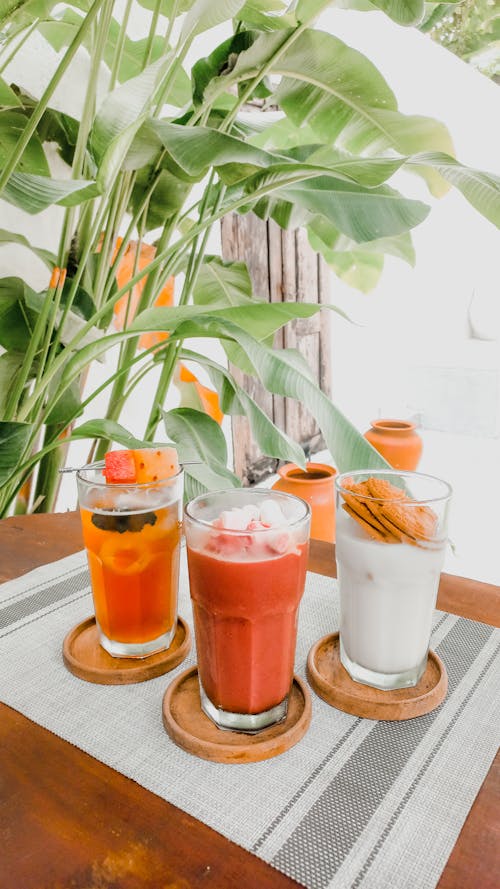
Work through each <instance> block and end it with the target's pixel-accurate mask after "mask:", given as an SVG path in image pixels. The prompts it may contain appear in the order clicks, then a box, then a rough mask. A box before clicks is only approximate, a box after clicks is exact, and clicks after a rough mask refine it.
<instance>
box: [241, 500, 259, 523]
mask: <svg viewBox="0 0 500 889" xmlns="http://www.w3.org/2000/svg"><path fill="white" fill-rule="evenodd" d="M241 508H242V511H243V512H244V513H245V514H246V515H247V517H248V521H249V522H251V521H253V519H258V518H259V507H258V506H256V505H255V503H247V504H246V505H245V506H242V507H241Z"/></svg>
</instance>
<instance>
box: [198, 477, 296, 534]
mask: <svg viewBox="0 0 500 889" xmlns="http://www.w3.org/2000/svg"><path fill="white" fill-rule="evenodd" d="M231 491H244V492H245V494H248V495H250V497H255V496H261V497H262V496H264V498H265V493H266V492H267V493H269V494H272V496H273V497H277V498H278V499H280V500H294V501H296V500H298V501H299V503H301V504H302V506H303V507H304V509H305V511H304V515H302V516H300V518H298V519H294V521H293V522H287V523H286V525H276V526H274V527H273V526H272V525H270V526H269V527H268V528H255V530H254V531H250V532H249V531H248V530H247V529H244V530H237V529H235V528H215V529H214V525H213V522H208V521H206V519H199V518H197V517H196V516H194V515H192V514H191V512H190V511H189V507H190V506H192V505H193V504H194V503H196V502H197V501H198V500H204V499H206V498H207V497H210V496H217V495H220V494H224V495H227V494H228V493H230V492H231ZM184 514H185V515H186V516H187V517H188V519H189V520H190V521H191V522H196V524H197V525H201V526H202V527H203V528H212V529H213V530H215V531H224V534H236V535H237V534H245V535H248V534H249V533H250V534H264V533H269V531H279V530H281V529H283V528H295V527H296V526H297V525H298V524H300V523H301V522H304V521H305V519H307V518H309V519H310V518H311V507H310V506H309V503H308V502H307V501H306V500H303V499H302V497H296V496H295V494H286V493H285V492H284V491H273V490H272V489H269V490H268V489H267V488H259V489H256V488H253V489H250V488H221V489H220V490H218V491H206V493H205V494H198V495H197V496H196V497H193V498H192V499H191V500H189V502H188V503H186V504H185V506H184Z"/></svg>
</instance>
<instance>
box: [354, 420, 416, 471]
mask: <svg viewBox="0 0 500 889" xmlns="http://www.w3.org/2000/svg"><path fill="white" fill-rule="evenodd" d="M415 429H416V427H415V424H414V423H409V422H407V421H406V420H372V424H371V429H368V431H367V432H365V434H364V435H365V438H366V439H367V441H369V442H370V444H371V445H373V447H374V448H376V449H377V451H378V452H379V453H380V454H382V456H383V457H385V459H386V460H387V462H388V463H390V465H391V466H392V467H393V468H394V469H407V470H410V471H413V470H414V469H416V468H417V466H418V461H419V460H420V457H421V454H422V447H423V443H422V439H421V438H420V436H419V435H418V433H417V432H416V431H415Z"/></svg>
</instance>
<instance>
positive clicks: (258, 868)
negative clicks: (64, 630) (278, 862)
mask: <svg viewBox="0 0 500 889" xmlns="http://www.w3.org/2000/svg"><path fill="white" fill-rule="evenodd" d="M82 548H83V547H82V539H81V535H80V524H79V518H78V516H77V515H76V514H75V513H65V514H59V515H47V516H45V515H36V516H24V517H21V518H12V519H5V520H3V521H1V522H0V581H3V580H9V579H11V578H14V577H17V576H19V575H21V574H24V573H25V572H26V571H29V570H31V569H32V568H36V567H38V566H39V565H42V564H44V563H47V562H51V561H53V560H54V559H58V558H62V557H63V556H67V555H69V554H70V553H73V552H76V551H77V550H79V549H82ZM309 568H310V570H311V571H315V572H317V573H320V574H326V575H330V576H332V575H334V574H335V560H334V548H333V546H331V545H330V544H326V543H320V542H319V541H313V542H312V545H311V556H310V560H309ZM438 607H439V608H441V609H443V610H446V611H451V612H453V613H455V614H462V615H463V616H465V617H470V618H473V619H476V620H481V621H485V622H487V623H491V624H495V625H497V626H498V625H500V587H497V586H493V585H491V584H483V583H479V582H476V581H471V580H466V579H463V578H457V577H452V576H450V575H443V578H442V582H441V585H440V590H439V598H438ZM499 811H500V756H499V755H498V754H497V757H496V759H495V762H494V763H493V765H492V766H491V769H490V771H489V773H488V775H487V778H486V780H485V782H484V784H483V786H482V788H481V790H480V792H479V794H478V796H477V798H476V800H475V802H474V805H473V807H472V809H471V811H470V813H469V816H468V818H467V820H466V822H465V824H464V827H463V829H462V832H461V834H460V836H459V838H458V840H457V843H456V845H455V848H454V850H453V852H452V854H451V856H450V858H449V861H448V863H447V865H446V867H445V870H444V871H443V874H442V876H441V879H440V881H439V884H438V886H439V889H451V887H454V889H498V887H499V885H500V877H499V874H500V852H499V850H500V816H499ZM0 839H1V852H0V887H1V889H205V887H207V889H236V887H237V889H271V887H272V889H292V887H297V885H298V884H297V883H296V882H295V881H294V880H291V879H289V878H288V877H286V876H284V875H283V874H280V873H279V872H278V871H276V870H274V869H273V868H271V867H270V866H269V865H267V864H266V863H265V862H263V861H260V860H259V859H258V858H256V857H254V856H253V855H250V854H249V853H248V852H245V851H244V850H243V849H241V848H240V847H238V846H236V845H235V844H234V843H231V842H229V840H226V839H225V838H224V837H222V836H221V835H220V834H218V833H216V832H215V831H213V830H211V829H210V828H209V827H207V826H206V825H204V824H202V823H201V822H199V821H197V820H196V819H195V818H192V817H191V816H190V815H187V814H185V813H184V812H182V811H181V810H180V809H177V808H176V807H175V806H173V805H171V804H170V803H168V802H165V801H164V800H162V799H160V798H159V797H157V796H155V795H154V794H153V793H150V792H149V791H148V790H145V789H144V788H143V787H141V786H139V785H138V784H135V783H134V782H133V781H131V780H129V779H128V778H126V777H124V776H123V775H120V774H119V773H118V772H115V771H114V770H113V769H110V768H109V767H108V766H106V765H104V764H103V763H101V762H99V761H97V760H96V759H93V757H91V756H88V755H87V754H86V753H82V752H81V751H80V750H78V749H77V748H76V747H73V746H72V745H71V744H68V743H67V742H66V741H63V740H61V739H60V738H58V737H56V736H55V735H53V734H52V733H51V732H49V731H47V730H46V729H43V728H41V727H40V726H38V725H36V724H35V723H33V722H31V721H30V720H29V719H26V717H24V716H22V715H21V714H20V713H17V712H16V711H15V710H12V709H11V708H10V707H7V706H5V705H4V704H0ZM388 889H397V887H388Z"/></svg>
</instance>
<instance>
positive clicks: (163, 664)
mask: <svg viewBox="0 0 500 889" xmlns="http://www.w3.org/2000/svg"><path fill="white" fill-rule="evenodd" d="M190 648H191V633H190V630H189V627H188V625H187V623H186V621H185V620H183V618H182V617H178V618H177V629H176V631H175V636H174V638H173V641H172V644H171V646H170V648H168V649H167V650H166V651H159V652H157V653H156V654H151V655H149V656H148V657H145V658H127V657H123V658H121V657H111V655H110V654H108V652H107V651H104V648H102V646H101V645H100V644H99V635H98V631H97V626H96V622H95V617H88V618H87V619H86V620H84V621H82V622H81V623H79V624H77V625H76V627H73V629H72V630H71V631H70V632H69V633H68V635H67V636H66V638H65V640H64V642H63V659H64V663H65V665H66V667H67V668H68V670H69V671H70V672H71V673H74V675H75V676H78V678H79V679H85V680H86V681H87V682H95V683H97V684H98V685H129V684H132V683H133V682H145V681H146V680H147V679H154V678H155V676H162V675H163V673H168V672H169V670H173V669H174V667H177V666H178V664H180V663H181V662H182V661H183V660H184V658H185V657H186V655H187V654H188V652H189V649H190Z"/></svg>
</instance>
